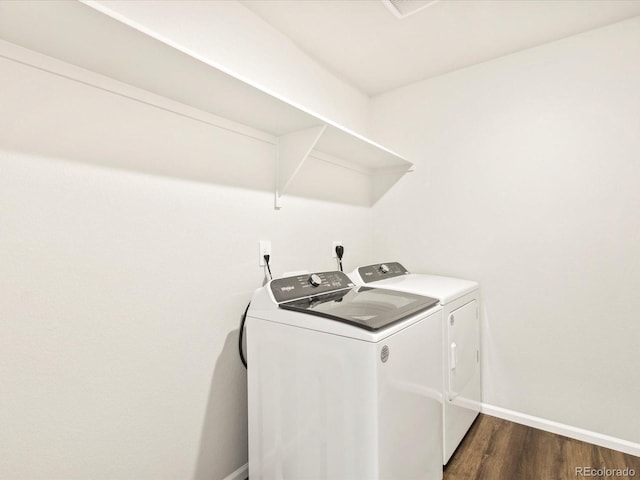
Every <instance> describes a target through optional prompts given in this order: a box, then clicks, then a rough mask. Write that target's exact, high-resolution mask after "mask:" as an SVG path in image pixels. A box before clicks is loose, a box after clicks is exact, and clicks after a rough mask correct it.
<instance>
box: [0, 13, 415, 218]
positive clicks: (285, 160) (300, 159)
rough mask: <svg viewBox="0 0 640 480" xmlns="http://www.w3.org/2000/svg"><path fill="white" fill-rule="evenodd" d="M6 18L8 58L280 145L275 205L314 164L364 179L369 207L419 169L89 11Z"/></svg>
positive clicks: (1, 32)
mask: <svg viewBox="0 0 640 480" xmlns="http://www.w3.org/2000/svg"><path fill="white" fill-rule="evenodd" d="M0 17H2V19H3V20H2V23H1V24H0V27H1V28H0V37H1V38H2V39H3V40H5V42H2V43H1V44H0V47H1V48H0V55H2V56H3V57H5V58H8V59H11V60H14V61H17V62H20V63H24V64H28V65H31V66H35V67H36V68H39V69H41V70H45V71H48V72H50V73H53V74H55V75H59V76H64V77H66V78H69V79H71V80H75V81H79V82H81V83H83V84H86V85H92V86H95V87H97V88H100V89H102V90H107V91H110V92H113V93H115V94H118V95H121V96H125V97H128V98H131V99H133V100H137V101H142V102H144V103H149V104H152V105H155V106H159V107H161V108H163V109H165V110H170V111H174V112H176V113H179V114H180V115H187V116H190V117H193V118H197V119H199V120H204V121H206V122H207V123H210V124H213V125H215V126H217V127H220V128H224V129H228V130H232V131H236V132H238V133H240V134H242V135H247V136H250V137H252V138H255V139H257V140H260V141H263V142H269V143H272V144H273V145H276V146H277V151H278V158H277V167H276V170H277V173H276V185H275V195H276V206H278V205H279V204H280V200H281V197H282V195H285V194H286V193H287V192H289V191H290V190H295V184H296V180H297V177H298V174H299V173H300V172H301V171H302V170H303V169H305V164H306V163H307V162H308V160H309V159H313V161H320V162H324V163H326V164H329V165H333V166H336V167H340V168H348V169H350V170H353V171H356V172H358V173H359V174H361V176H362V177H364V178H365V179H366V181H367V182H369V188H370V190H371V198H370V202H369V204H370V205H372V204H374V203H375V202H376V201H377V200H378V199H379V198H380V197H381V196H382V195H383V194H384V193H385V192H386V191H387V190H388V189H389V188H390V187H391V186H392V185H393V184H394V183H395V182H396V181H397V180H398V179H399V178H400V177H401V176H402V175H403V174H404V173H406V172H407V171H408V170H409V169H410V168H411V167H412V164H411V163H410V162H408V161H407V160H405V159H404V158H402V157H401V156H399V155H397V154H395V153H394V152H392V151H390V150H388V149H386V148H384V147H382V146H380V145H377V144H376V143H374V142H372V141H370V140H368V139H366V138H364V137H362V136H360V135H358V134H356V133H354V132H351V131H349V130H347V129H345V128H343V127H341V126H339V125H337V124H335V123H333V122H331V121H330V120H328V119H325V118H321V117H319V116H317V115H314V114H312V113H310V112H306V111H304V110H302V109H300V108H298V107H296V106H293V105H290V104H288V103H287V102H285V101H283V100H281V99H278V98H275V97H274V96H272V95H270V94H269V93H266V92H264V91H261V90H260V89H258V88H256V87H254V86H251V85H249V84H247V83H245V82H243V81H241V80H239V79H237V78H234V77H233V76H231V75H229V74H227V73H225V72H223V71H221V70H220V69H218V68H216V67H215V66H214V65H212V64H210V63H208V62H207V59H202V58H194V57H193V56H190V55H188V54H186V53H184V52H181V51H179V50H178V49H177V48H174V47H175V45H174V46H169V45H167V44H165V43H163V42H161V41H159V40H157V39H155V38H152V37H151V36H149V35H147V34H146V33H142V32H140V31H137V30H135V29H134V28H132V27H130V26H128V25H125V24H124V23H122V22H121V21H119V20H122V19H119V20H114V19H113V18H110V17H109V16H108V15H105V14H104V13H101V12H98V11H96V10H94V9H93V8H91V7H89V6H87V5H83V4H82V3H79V2H1V3H0ZM34 19H37V25H35V26H34V24H33V22H34ZM7 42H10V43H7ZM22 47H23V48H22ZM26 49H28V50H26ZM122 52H126V56H123V55H122ZM292 187H293V188H292ZM341 188H349V187H348V186H346V187H344V186H342V187H341Z"/></svg>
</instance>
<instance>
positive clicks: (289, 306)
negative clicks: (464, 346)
mask: <svg viewBox="0 0 640 480" xmlns="http://www.w3.org/2000/svg"><path fill="white" fill-rule="evenodd" d="M437 304H438V300H437V299H435V298H430V297H425V296H423V295H416V294H413V293H408V292H398V291H394V290H385V289H381V288H371V287H357V288H351V289H347V290H340V291H337V292H330V293H325V294H320V295H314V296H311V297H305V298H300V299H297V300H293V301H289V302H284V303H280V304H279V306H280V308H283V309H285V310H291V311H294V312H299V313H305V314H310V315H317V316H320V317H324V318H328V319H331V320H335V321H338V322H343V323H347V324H349V325H353V326H355V327H359V328H362V329H364V330H368V331H378V330H381V329H383V328H385V327H388V326H390V325H393V324H394V323H397V322H400V321H402V320H404V319H406V318H408V317H411V316H412V315H415V314H416V313H419V312H422V311H425V310H428V309H429V308H431V307H433V306H435V305H437Z"/></svg>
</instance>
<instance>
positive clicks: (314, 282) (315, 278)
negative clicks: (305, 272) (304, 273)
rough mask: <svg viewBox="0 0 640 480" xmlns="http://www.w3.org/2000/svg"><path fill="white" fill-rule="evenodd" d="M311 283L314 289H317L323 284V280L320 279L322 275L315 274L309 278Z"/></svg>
mask: <svg viewBox="0 0 640 480" xmlns="http://www.w3.org/2000/svg"><path fill="white" fill-rule="evenodd" d="M309 283H310V284H311V286H312V287H317V286H318V285H320V284H321V283H322V279H321V278H320V275H318V274H316V273H314V274H312V275H310V276H309Z"/></svg>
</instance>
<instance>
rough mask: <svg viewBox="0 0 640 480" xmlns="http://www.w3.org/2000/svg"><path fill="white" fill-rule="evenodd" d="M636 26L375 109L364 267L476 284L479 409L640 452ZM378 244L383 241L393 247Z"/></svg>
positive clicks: (558, 45)
mask: <svg viewBox="0 0 640 480" xmlns="http://www.w3.org/2000/svg"><path fill="white" fill-rule="evenodd" d="M639 58H640V18H635V19H631V20H628V21H625V22H621V23H619V24H615V25H612V26H609V27H606V28H602V29H599V30H594V31H591V32H588V33H585V34H582V35H579V36H575V37H571V38H567V39H564V40H561V41H558V42H554V43H552V44H547V45H544V46H541V47H539V48H535V49H531V50H527V51H523V52H520V53H517V54H513V55H510V56H507V57H503V58H501V59H498V60H495V61H491V62H488V63H484V64H480V65H477V66H473V67H470V68H467V69H464V70H460V71H457V72H454V73H451V74H448V75H444V76H441V77H437V78H434V79H431V80H428V81H424V82H421V83H417V84H414V85H411V86H408V87H406V88H402V89H400V90H397V91H394V92H391V93H388V94H385V95H382V96H380V97H378V98H375V99H374V102H373V106H374V120H373V125H372V131H373V135H374V137H375V138H376V140H377V141H380V142H382V143H384V144H387V145H388V146H389V147H391V148H394V149H396V150H397V151H398V152H399V153H401V154H404V155H405V156H406V157H407V158H409V159H411V160H412V161H415V162H417V168H416V172H415V173H413V174H410V175H407V176H406V177H404V179H403V180H401V181H400V182H399V183H398V184H396V186H395V187H394V188H393V189H392V190H391V192H390V193H389V194H387V196H386V197H384V198H383V199H382V200H381V201H380V202H379V203H378V204H377V205H376V206H375V208H374V225H375V228H374V239H375V242H374V256H375V257H376V258H378V259H380V260H391V259H398V260H400V261H402V262H404V263H406V265H407V266H408V267H409V268H410V269H412V270H414V271H425V272H438V273H441V274H447V275H451V276H459V277H464V278H471V279H476V280H479V281H480V282H481V283H482V288H483V295H484V331H483V342H484V348H485V352H484V357H483V361H484V365H483V367H484V368H483V374H484V400H485V402H487V403H488V404H490V405H493V406H497V407H502V408H506V409H510V410H513V411H516V412H520V413H524V414H529V415H533V416H537V417H541V418H543V419H547V420H552V421H556V422H561V423H564V424H567V425H570V426H574V427H579V428H583V429H587V430H589V431H593V432H599V433H602V434H605V435H610V436H613V437H617V438H619V439H625V440H628V441H631V442H640V416H639V415H638V405H640V382H638V368H639V367H640V348H639V347H640V345H639V343H638V339H639V338H640V322H639V321H638V319H639V316H638V313H637V312H638V311H640V295H639V294H638V286H639V285H640V261H639V259H640V188H638V185H640V162H639V161H638V159H639V158H640V134H639V132H640V115H639V112H640V88H639V85H640V62H639V61H638V59H639ZM390 232H391V233H390Z"/></svg>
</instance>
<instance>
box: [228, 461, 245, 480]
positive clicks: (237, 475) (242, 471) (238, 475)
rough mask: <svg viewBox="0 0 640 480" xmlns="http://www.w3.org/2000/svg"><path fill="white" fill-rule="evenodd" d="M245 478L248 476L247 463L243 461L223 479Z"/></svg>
mask: <svg viewBox="0 0 640 480" xmlns="http://www.w3.org/2000/svg"><path fill="white" fill-rule="evenodd" d="M245 478H249V464H248V463H245V464H244V465H242V466H241V467H240V468H239V469H237V470H236V471H235V472H232V473H230V474H229V475H227V476H226V477H224V479H223V480H244V479H245Z"/></svg>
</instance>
